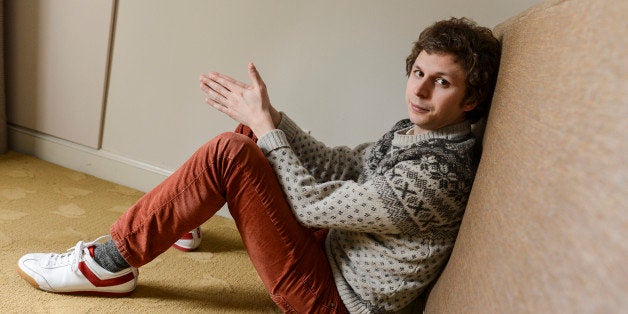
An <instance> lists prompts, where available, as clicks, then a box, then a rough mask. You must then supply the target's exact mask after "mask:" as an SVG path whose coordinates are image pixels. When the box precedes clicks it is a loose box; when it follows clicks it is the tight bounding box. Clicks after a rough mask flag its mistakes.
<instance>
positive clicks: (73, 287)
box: [17, 236, 138, 296]
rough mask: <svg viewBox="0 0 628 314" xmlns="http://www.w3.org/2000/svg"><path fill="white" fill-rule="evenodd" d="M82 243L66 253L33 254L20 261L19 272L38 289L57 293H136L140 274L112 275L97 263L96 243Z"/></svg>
mask: <svg viewBox="0 0 628 314" xmlns="http://www.w3.org/2000/svg"><path fill="white" fill-rule="evenodd" d="M105 238H110V237H109V236H102V237H100V238H98V239H96V240H94V241H92V242H87V243H85V242H83V241H79V242H78V243H77V244H76V246H75V247H74V248H70V249H68V252H66V253H63V254H56V253H31V254H26V255H24V256H22V258H20V260H19V262H18V263H17V265H18V273H19V274H20V276H22V278H24V279H25V280H26V281H28V282H29V283H30V284H31V285H33V286H34V287H35V288H38V289H41V290H44V291H48V292H55V293H69V294H92V295H100V296H126V295H129V294H131V292H133V290H135V286H136V284H137V276H138V271H137V269H136V268H133V267H129V268H127V269H124V270H122V271H119V272H117V273H112V272H110V271H108V270H106V269H104V268H102V267H101V266H100V265H98V264H97V263H96V261H94V245H95V243H96V242H98V241H100V240H102V239H105Z"/></svg>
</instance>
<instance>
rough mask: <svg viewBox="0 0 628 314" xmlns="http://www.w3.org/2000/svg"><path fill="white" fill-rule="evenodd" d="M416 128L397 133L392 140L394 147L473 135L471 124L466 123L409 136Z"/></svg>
mask: <svg viewBox="0 0 628 314" xmlns="http://www.w3.org/2000/svg"><path fill="white" fill-rule="evenodd" d="M413 127H414V126H410V127H407V128H404V129H401V130H399V131H397V132H395V136H394V138H393V140H392V145H394V146H408V145H412V144H414V143H417V142H421V141H425V140H429V139H437V138H440V139H447V140H455V139H458V138H461V137H464V136H467V135H468V134H469V133H471V123H469V121H464V122H461V123H458V124H454V125H449V126H446V127H443V128H440V129H438V130H434V131H430V132H427V133H422V134H407V133H408V131H409V130H410V129H412V128H413Z"/></svg>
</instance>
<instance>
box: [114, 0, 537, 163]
mask: <svg viewBox="0 0 628 314" xmlns="http://www.w3.org/2000/svg"><path fill="white" fill-rule="evenodd" d="M535 2H537V1H536V0H534V1H533V0H526V1H522V0H519V1H495V0H476V1H467V0H449V1H416V0H411V1H410V0H405V1H402V0H395V1H362V0H353V1H337V0H324V1H288V0H274V1H270V0H265V1H258V0H230V1H168V0H164V1H154V0H142V1H137V0H134V1H120V2H119V7H118V15H117V24H116V36H115V43H114V44H115V46H114V51H113V59H112V68H111V80H110V87H109V96H108V103H107V112H106V117H105V129H104V138H103V149H104V150H107V151H109V152H111V153H114V154H119V155H122V156H125V157H128V158H131V159H133V160H138V161H141V162H145V163H147V164H150V165H154V166H157V167H160V168H163V169H166V170H173V169H175V168H177V167H178V166H179V165H180V164H181V163H182V162H183V161H184V160H185V159H186V158H187V156H189V155H190V154H191V153H192V152H193V151H194V150H195V149H196V148H197V147H198V146H199V145H201V144H202V143H204V142H205V141H206V140H208V139H210V138H211V137H213V136H214V135H216V134H219V133H220V132H223V131H225V130H231V129H233V127H234V126H235V124H234V123H233V122H232V121H230V120H229V119H228V118H226V117H223V116H222V115H221V114H220V113H218V112H216V111H214V110H213V109H212V108H210V107H208V106H207V105H205V104H204V103H203V101H202V100H203V96H204V95H203V94H202V93H201V92H200V90H199V88H198V80H197V78H198V76H199V74H200V73H202V72H207V71H210V70H215V71H221V72H224V73H227V74H231V75H233V76H235V77H237V78H238V79H241V80H246V81H247V82H248V78H247V76H246V65H247V62H248V61H249V60H252V61H254V62H256V64H257V66H258V68H259V69H260V71H261V74H262V77H263V78H264V79H265V80H266V82H267V84H268V87H269V91H270V96H271V101H272V102H273V104H274V105H275V107H277V108H278V109H279V110H284V111H286V112H287V113H289V115H290V116H291V117H293V118H294V119H295V120H296V121H297V122H298V123H300V124H301V126H302V127H303V128H307V129H309V130H311V131H312V133H313V134H314V135H315V136H317V137H320V138H321V139H322V140H324V141H326V142H328V143H329V144H332V145H340V144H346V145H355V144H357V143H361V142H363V141H368V140H374V139H376V138H377V137H378V136H379V135H380V134H381V133H382V132H384V131H385V130H387V129H388V128H389V127H390V126H391V125H392V124H393V123H394V122H396V121H397V120H399V119H401V118H404V117H405V110H406V109H405V105H404V102H403V91H404V88H405V58H406V56H407V54H408V53H409V51H410V48H411V44H412V42H413V41H415V40H416V38H417V37H418V34H419V32H420V30H422V29H423V28H424V27H426V26H427V25H429V24H431V23H433V22H434V21H436V20H439V19H443V18H448V17H450V16H467V17H470V18H472V19H474V20H476V21H478V23H480V24H482V25H486V26H489V27H492V26H494V25H495V24H497V23H498V22H500V21H503V20H504V19H505V18H507V17H510V16H512V15H514V14H516V13H518V12H520V11H522V10H524V9H526V8H527V7H529V6H530V5H531V4H533V3H535Z"/></svg>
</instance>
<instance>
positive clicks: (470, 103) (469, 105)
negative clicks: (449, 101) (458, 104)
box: [462, 101, 478, 112]
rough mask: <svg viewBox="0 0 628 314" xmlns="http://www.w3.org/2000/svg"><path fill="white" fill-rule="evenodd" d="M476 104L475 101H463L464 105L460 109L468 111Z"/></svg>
mask: <svg viewBox="0 0 628 314" xmlns="http://www.w3.org/2000/svg"><path fill="white" fill-rule="evenodd" d="M477 106H478V102H477V101H467V102H465V104H464V105H462V110H463V111H465V112H469V111H471V110H473V109H475V107H477Z"/></svg>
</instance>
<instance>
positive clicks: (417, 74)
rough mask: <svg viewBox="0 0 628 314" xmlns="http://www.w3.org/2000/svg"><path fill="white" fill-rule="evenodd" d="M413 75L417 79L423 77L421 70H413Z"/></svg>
mask: <svg viewBox="0 0 628 314" xmlns="http://www.w3.org/2000/svg"><path fill="white" fill-rule="evenodd" d="M414 75H416V76H418V77H423V72H422V71H421V70H414Z"/></svg>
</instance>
